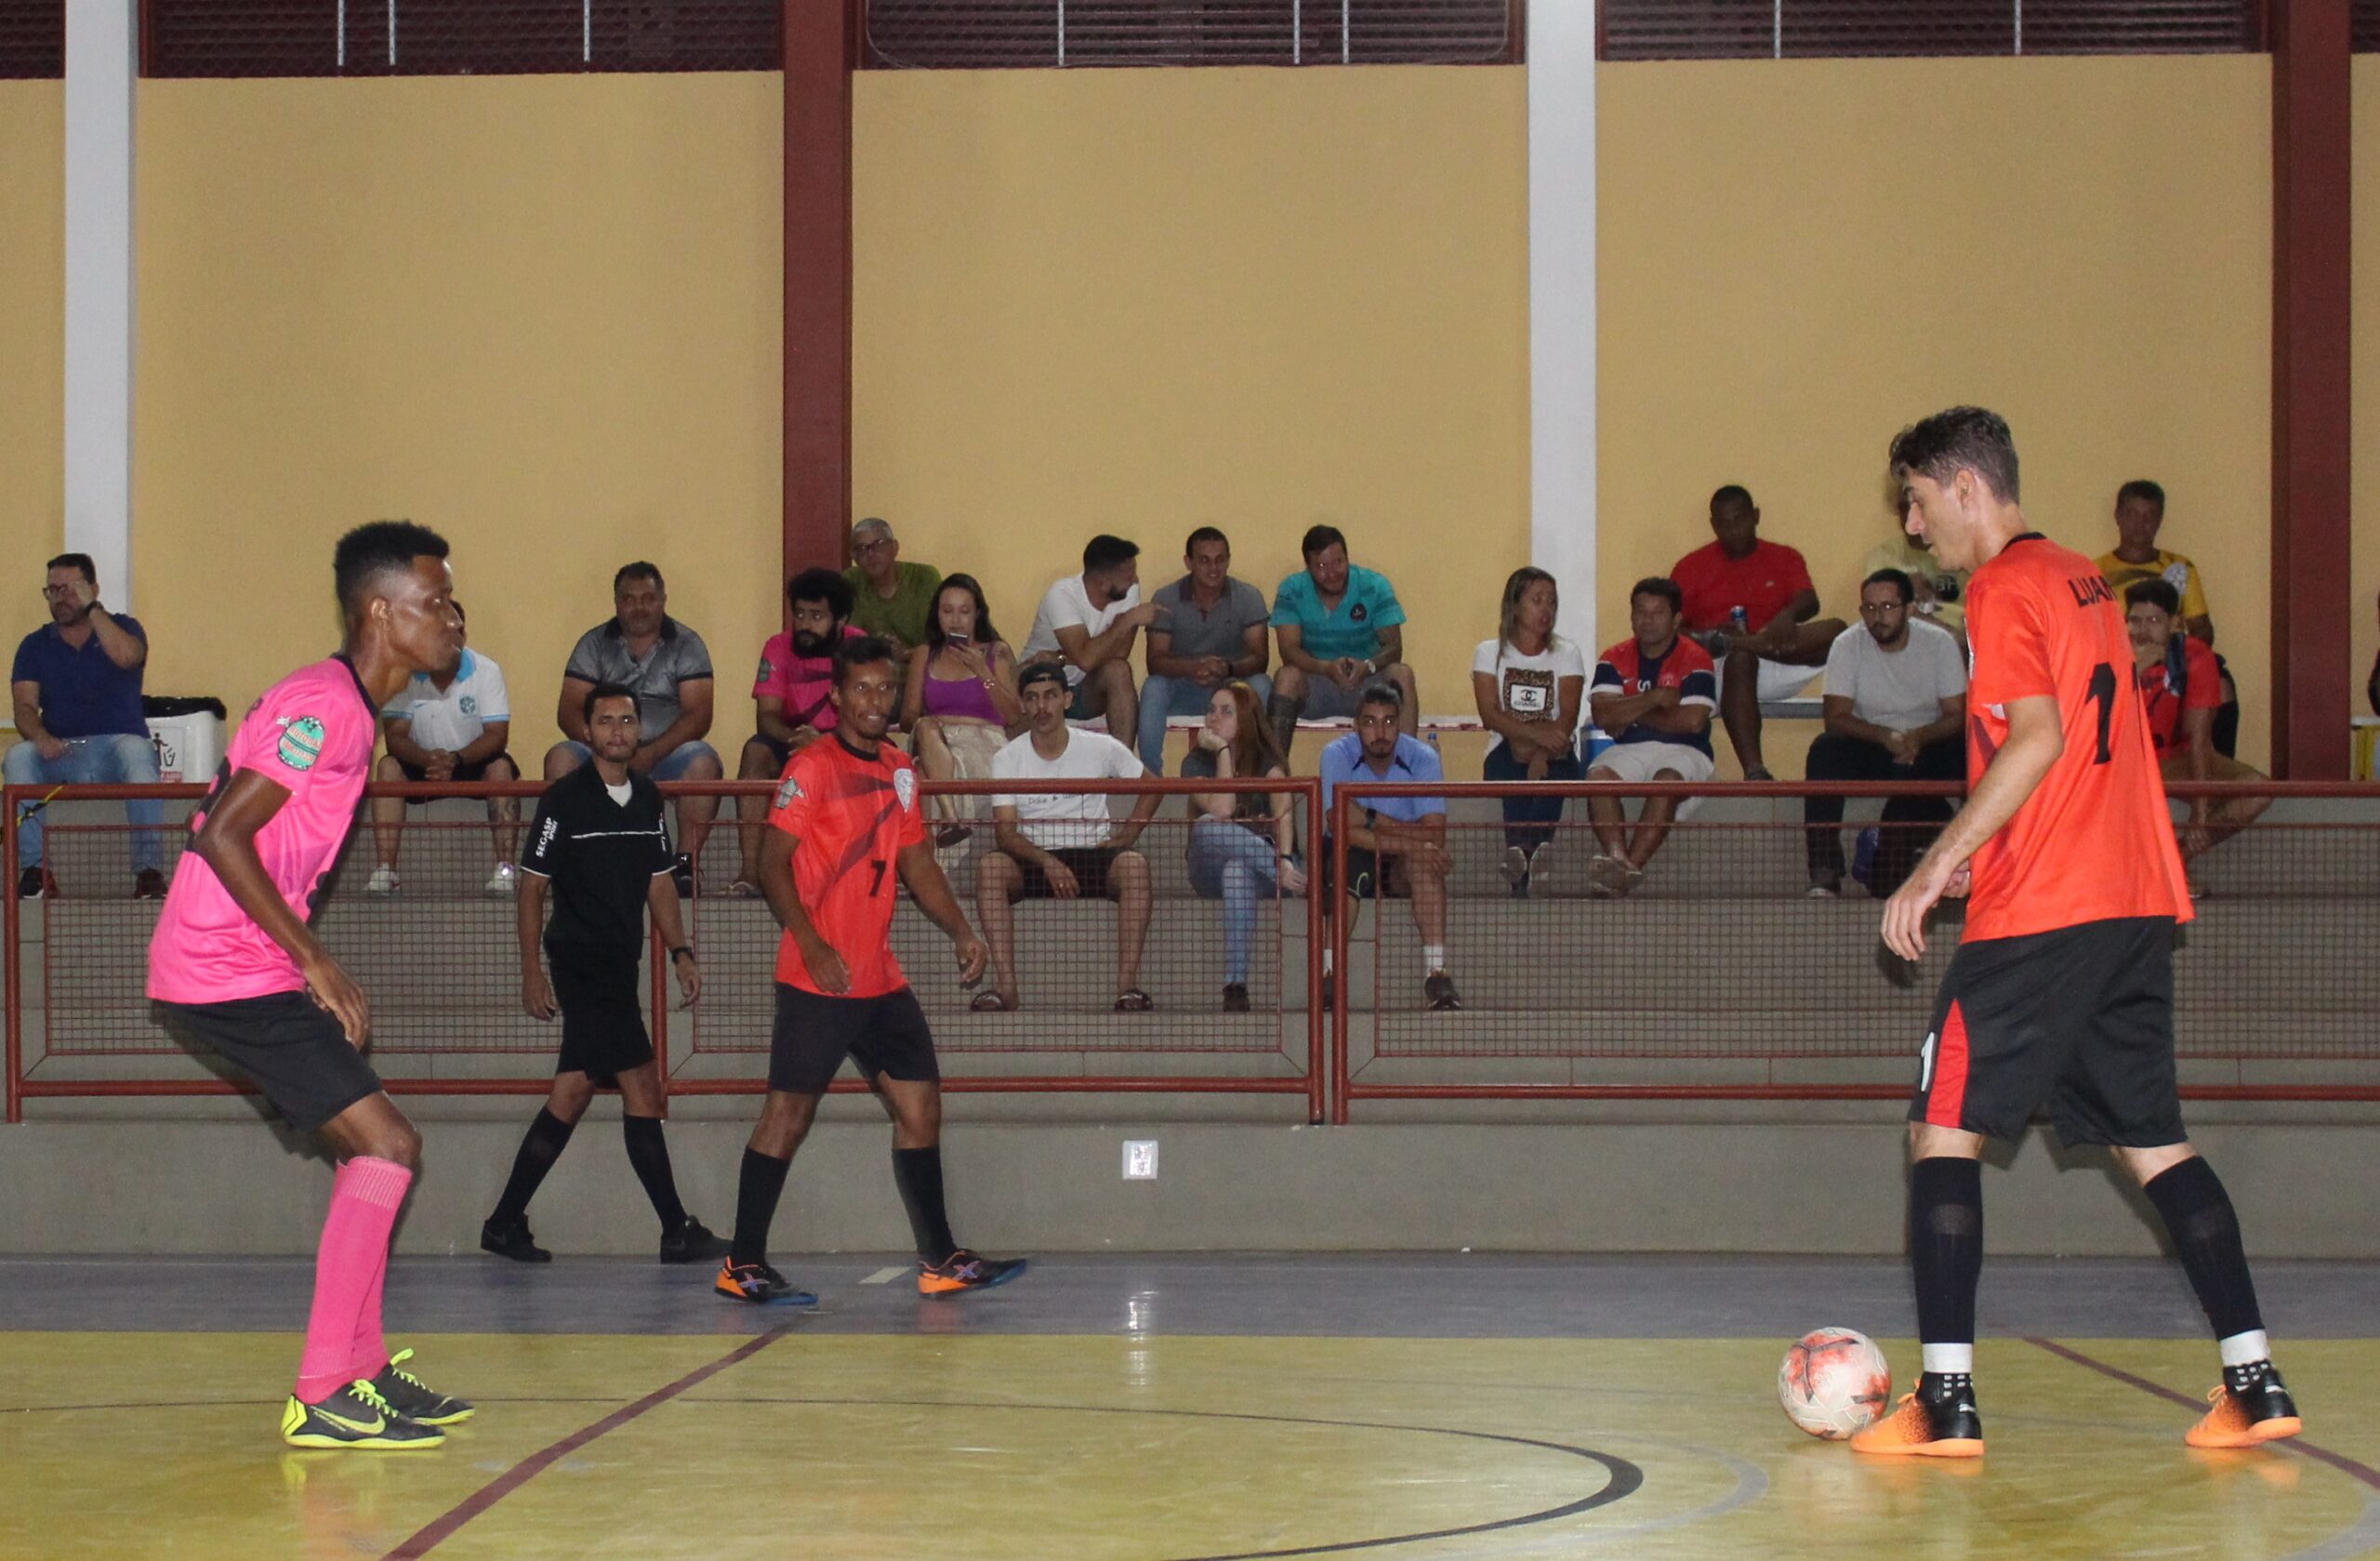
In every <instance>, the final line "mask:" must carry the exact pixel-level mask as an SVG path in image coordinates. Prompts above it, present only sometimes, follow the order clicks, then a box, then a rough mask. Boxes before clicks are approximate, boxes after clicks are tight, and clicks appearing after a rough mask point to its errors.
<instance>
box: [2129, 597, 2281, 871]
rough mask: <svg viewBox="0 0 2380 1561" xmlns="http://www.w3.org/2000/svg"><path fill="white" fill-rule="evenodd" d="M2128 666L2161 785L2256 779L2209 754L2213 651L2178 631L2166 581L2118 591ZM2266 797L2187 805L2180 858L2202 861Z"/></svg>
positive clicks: (2177, 610)
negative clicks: (2154, 750) (2154, 751)
mask: <svg viewBox="0 0 2380 1561" xmlns="http://www.w3.org/2000/svg"><path fill="white" fill-rule="evenodd" d="M2123 605H2124V614H2123V615H2124V625H2125V627H2126V628H2128V629H2129V630H2130V631H2131V634H2132V660H2133V669H2134V672H2135V676H2136V678H2137V680H2138V681H2139V684H2140V697H2141V700H2142V702H2143V703H2144V704H2145V705H2146V706H2147V707H2148V710H2149V741H2150V742H2151V743H2153V744H2155V745H2156V748H2157V767H2158V768H2159V769H2160V770H2161V771H2162V772H2163V773H2164V776H2165V778H2166V779H2167V780H2168V781H2260V780H2263V779H2264V778H2265V776H2264V774H2263V773H2262V772H2260V771H2257V770H2252V769H2250V768H2249V767H2248V766H2247V765H2245V764H2242V763H2241V762H2240V761H2238V760H2236V759H2233V758H2231V757H2230V756H2228V754H2221V753H2217V752H2216V751H2215V708H2216V706H2217V704H2218V703H2219V702H2220V700H2221V698H2222V695H2221V691H2220V687H2219V680H2218V679H2217V678H2216V676H2215V653H2214V652H2213V651H2211V650H2209V649H2207V646H2206V642H2204V641H2203V640H2201V639H2200V638H2199V637H2198V636H2197V635H2195V634H2189V633H2186V632H2184V629H2185V626H2186V624H2187V622H2188V618H2187V616H2186V615H2184V613H2183V612H2182V597H2181V592H2179V591H2178V590H2176V589H2174V583H2173V582H2172V581H2171V580H2164V579H2147V580H2135V581H2134V582H2133V583H2132V585H2131V586H2130V587H2129V588H2127V589H2125V591H2124V593H2123ZM2271 805H2272V799H2271V798H2269V797H2227V798H2224V799H2223V800H2220V801H2214V800H2209V799H2207V798H2204V797H2193V798H2191V799H2190V800H2189V804H2188V806H2189V822H2188V824H2186V825H2185V826H2184V827H2183V828H2182V831H2181V847H2182V859H2183V860H2184V861H2186V862H2187V861H2188V860H2190V859H2191V858H2192V857H2196V856H2202V855H2204V854H2205V853H2207V852H2210V851H2212V850H2214V849H2215V847H2216V846H2218V845H2221V844H2222V843H2223V842H2224V841H2225V840H2229V839H2230V838H2231V837H2232V836H2234V835H2236V834H2238V833H2239V832H2240V831H2241V829H2243V828H2245V827H2247V826H2248V825H2249V824H2251V823H2253V822H2254V820H2255V817H2256V815H2257V814H2261V813H2263V812H2264V811H2265V809H2267V808H2268V807H2270V806H2271Z"/></svg>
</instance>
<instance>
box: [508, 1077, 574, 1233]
mask: <svg viewBox="0 0 2380 1561" xmlns="http://www.w3.org/2000/svg"><path fill="white" fill-rule="evenodd" d="M570 1129H571V1124H570V1123H568V1122H565V1121H563V1120H562V1118H559V1117H557V1116H555V1115H554V1114H553V1113H552V1112H550V1111H548V1110H546V1109H545V1108H544V1107H542V1106H540V1107H539V1108H538V1110H537V1119H536V1121H534V1122H531V1123H530V1124H529V1131H528V1132H526V1133H525V1134H523V1135H522V1139H521V1152H520V1153H519V1154H517V1155H515V1156H513V1157H512V1177H511V1180H509V1181H508V1182H506V1183H505V1184H504V1196H503V1197H500V1198H497V1199H496V1212H495V1213H494V1214H492V1215H490V1216H489V1218H490V1219H492V1220H495V1221H497V1222H499V1223H505V1224H509V1223H510V1222H512V1221H514V1220H520V1219H525V1218H527V1217H528V1213H529V1200H530V1199H531V1198H533V1197H536V1196H537V1185H538V1184H539V1183H541V1182H543V1181H544V1180H545V1179H546V1172H547V1171H551V1170H552V1169H553V1168H554V1161H556V1160H558V1159H560V1158H562V1150H563V1149H564V1148H565V1147H567V1146H568V1145H569V1144H570Z"/></svg>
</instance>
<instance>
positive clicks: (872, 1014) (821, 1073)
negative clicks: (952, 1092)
mask: <svg viewBox="0 0 2380 1561" xmlns="http://www.w3.org/2000/svg"><path fill="white" fill-rule="evenodd" d="M845 1057H849V1058H850V1059H851V1060H852V1061H853V1062H855V1063H857V1064H858V1065H859V1071H860V1074H861V1076H862V1077H863V1078H875V1077H876V1076H877V1075H879V1074H882V1075H883V1076H884V1077H885V1078H897V1079H900V1080H901V1081H902V1082H904V1083H909V1084H939V1083H940V1082H942V1065H941V1064H940V1063H938V1062H936V1061H935V1060H934V1054H933V1031H932V1028H930V1027H929V1026H928V1025H927V1024H926V1011H925V1010H924V1009H922V1008H919V1006H918V999H917V995H916V994H915V993H913V992H911V991H910V990H909V989H908V988H907V987H906V986H904V987H902V988H901V989H900V990H899V991H897V992H887V993H885V994H884V995H883V996H882V997H880V998H828V997H822V996H820V995H819V994H818V993H816V992H805V991H803V990H802V989H801V988H800V987H799V986H787V985H786V984H785V983H784V982H782V981H780V982H778V983H777V1021H776V1029H775V1031H774V1034H772V1035H771V1036H770V1038H769V1088H770V1089H772V1090H785V1091H790V1092H791V1093H794V1094H797V1095H823V1094H825V1093H826V1086H827V1085H828V1084H830V1083H832V1082H833V1081H834V1078H835V1071H836V1069H838V1068H840V1067H841V1066H842V1065H843V1059H844V1058H845Z"/></svg>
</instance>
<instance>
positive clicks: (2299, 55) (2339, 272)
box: [2267, 0, 2357, 780]
mask: <svg viewBox="0 0 2380 1561" xmlns="http://www.w3.org/2000/svg"><path fill="white" fill-rule="evenodd" d="M2267 16H2268V19H2269V21H2268V24H2269V26H2270V29H2271V39H2272V760H2273V774H2276V775H2279V776H2283V777H2286V778H2288V779H2291V780H2344V779H2345V778H2346V777H2347V717H2348V715H2349V714H2350V713H2351V709H2350V704H2349V701H2350V699H2351V697H2352V695H2351V694H2350V692H2349V691H2350V689H2351V687H2352V684H2353V678H2352V674H2351V672H2350V669H2349V668H2348V666H2347V643H2348V631H2349V627H2350V625H2351V623H2352V621H2353V614H2354V613H2355V611H2356V610H2357V609H2356V604H2355V602H2354V600H2353V588H2352V585H2351V575H2349V572H2348V568H2349V566H2348V536H2349V532H2348V502H2349V496H2348V492H2347V452H2348V440H2349V437H2350V434H2349V430H2348V427H2347V397H2348V375H2347V365H2348V351H2347V331H2348V296H2349V295H2348V281H2349V279H2348V272H2347V240H2348V234H2349V230H2350V226H2351V222H2352V211H2351V208H2350V205H2349V200H2350V193H2349V190H2348V183H2347V162H2348V148H2349V135H2348V129H2349V83H2348V67H2349V63H2350V60H2351V59H2352V57H2351V55H2350V54H2349V52H2348V33H2347V0H2284V3H2281V4H2276V5H2273V6H2270V7H2268V10H2267Z"/></svg>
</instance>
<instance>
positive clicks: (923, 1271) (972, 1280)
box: [918, 1247, 1032, 1301]
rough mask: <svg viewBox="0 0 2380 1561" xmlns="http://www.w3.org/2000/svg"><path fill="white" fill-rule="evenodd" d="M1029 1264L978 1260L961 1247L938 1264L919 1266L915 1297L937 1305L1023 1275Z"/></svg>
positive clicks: (1022, 1259)
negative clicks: (930, 1300)
mask: <svg viewBox="0 0 2380 1561" xmlns="http://www.w3.org/2000/svg"><path fill="white" fill-rule="evenodd" d="M1031 1261H1032V1260H1031V1259H1029V1258H987V1257H981V1256H978V1255H977V1254H976V1253H973V1252H971V1251H969V1250H967V1249H966V1248H964V1247H961V1248H959V1250H957V1251H955V1252H953V1253H951V1254H950V1255H949V1256H948V1257H946V1258H945V1259H943V1261H942V1262H940V1263H919V1264H918V1293H919V1295H923V1296H929V1297H932V1299H934V1300H937V1301H939V1300H942V1299H943V1298H945V1297H947V1296H953V1295H964V1294H965V1293H966V1292H967V1291H969V1290H990V1289H991V1288H992V1287H993V1286H994V1285H1004V1284H1007V1283H1008V1282H1009V1281H1010V1280H1011V1279H1013V1278H1015V1277H1017V1276H1018V1275H1020V1274H1022V1273H1024V1272H1025V1264H1026V1263H1029V1262H1031Z"/></svg>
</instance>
